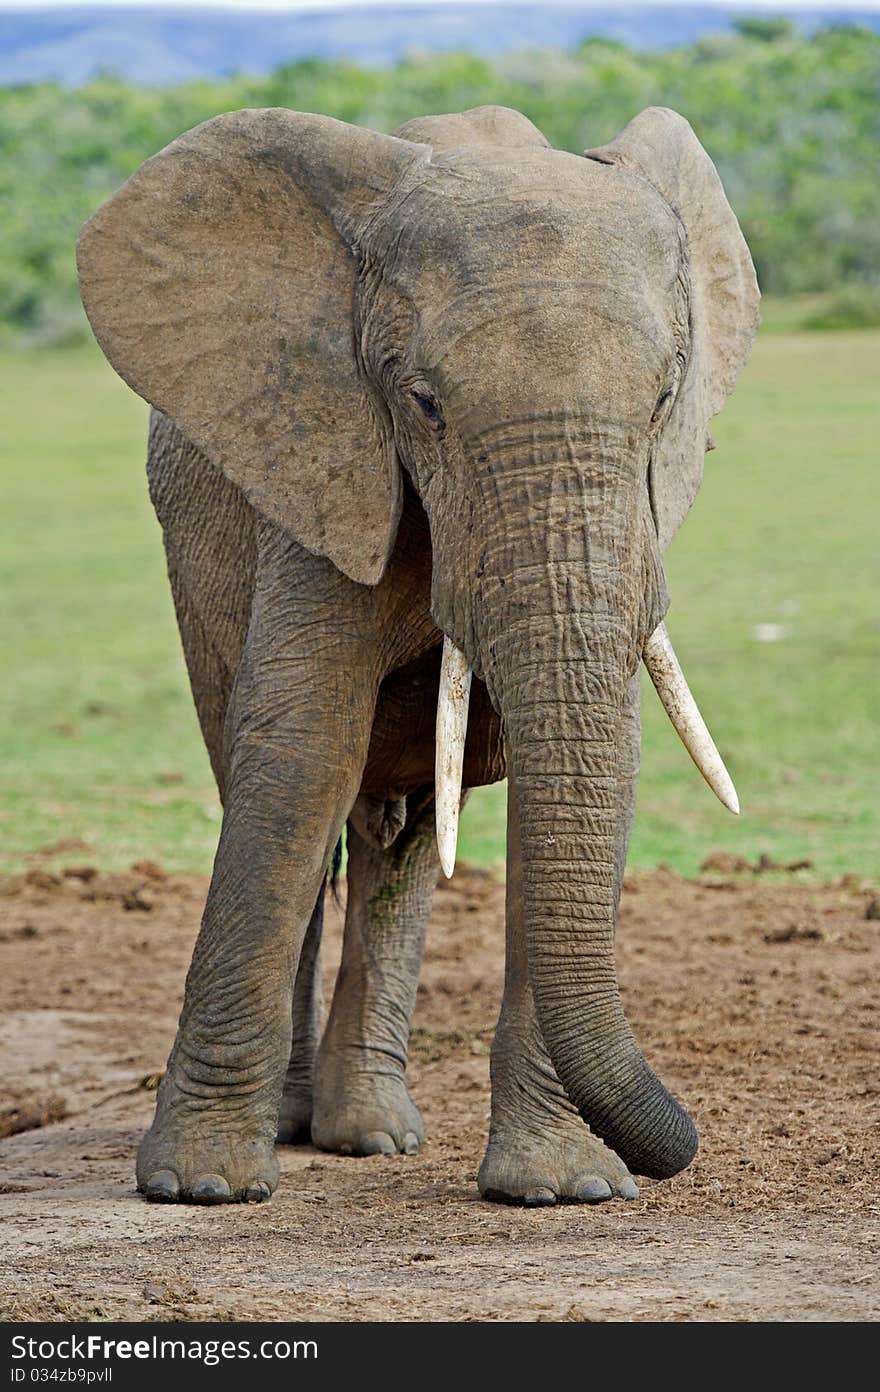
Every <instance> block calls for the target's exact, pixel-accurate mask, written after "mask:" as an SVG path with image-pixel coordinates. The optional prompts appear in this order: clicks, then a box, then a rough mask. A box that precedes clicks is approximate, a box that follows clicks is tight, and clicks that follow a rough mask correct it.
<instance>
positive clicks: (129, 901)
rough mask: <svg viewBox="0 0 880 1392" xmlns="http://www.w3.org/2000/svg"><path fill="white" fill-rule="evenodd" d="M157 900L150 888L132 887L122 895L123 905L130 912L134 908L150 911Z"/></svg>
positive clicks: (144, 911)
mask: <svg viewBox="0 0 880 1392" xmlns="http://www.w3.org/2000/svg"><path fill="white" fill-rule="evenodd" d="M154 903H155V900H154V898H153V896H152V894H151V893H150V891H149V890H148V889H141V888H137V889H130V890H128V891H127V893H125V894H123V896H122V907H123V908H124V909H127V910H128V911H129V913H131V912H132V910H134V909H138V910H140V912H141V913H149V912H150V911H151V909H152V908H153V905H154Z"/></svg>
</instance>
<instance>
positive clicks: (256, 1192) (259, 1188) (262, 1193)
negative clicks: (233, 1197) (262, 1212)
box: [244, 1179, 271, 1203]
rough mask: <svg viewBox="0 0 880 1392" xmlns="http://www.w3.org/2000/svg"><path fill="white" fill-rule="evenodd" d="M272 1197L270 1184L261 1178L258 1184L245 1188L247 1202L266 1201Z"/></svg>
mask: <svg viewBox="0 0 880 1392" xmlns="http://www.w3.org/2000/svg"><path fill="white" fill-rule="evenodd" d="M270 1197H271V1191H270V1189H269V1186H268V1184H266V1183H265V1182H264V1181H263V1180H262V1179H261V1180H258V1181H257V1183H256V1184H251V1185H250V1186H249V1188H247V1189H246V1190H245V1194H244V1201H245V1203H265V1202H266V1200H267V1199H268V1198H270Z"/></svg>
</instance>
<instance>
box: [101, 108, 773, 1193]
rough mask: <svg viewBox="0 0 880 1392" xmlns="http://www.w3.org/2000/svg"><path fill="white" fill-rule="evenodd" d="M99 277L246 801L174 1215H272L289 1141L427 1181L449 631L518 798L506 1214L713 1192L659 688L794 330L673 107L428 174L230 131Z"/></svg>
mask: <svg viewBox="0 0 880 1392" xmlns="http://www.w3.org/2000/svg"><path fill="white" fill-rule="evenodd" d="M80 275H81V284H82V292H83V299H84V303H85V305H86V308H87V310H88V313H89V317H90V319H91V321H92V324H93V327H94V329H95V333H96V335H97V337H98V340H99V342H100V343H101V345H102V346H103V348H104V351H105V352H106V354H107V356H108V358H109V359H110V361H111V363H112V364H113V366H114V367H115V368H116V370H117V371H118V372H119V373H120V374H121V375H122V376H123V377H124V378H125V380H126V381H128V382H129V383H130V385H131V386H132V387H133V388H134V389H135V390H136V391H137V392H139V393H140V394H141V395H142V396H143V397H145V398H146V399H147V400H148V401H150V402H151V403H152V404H153V406H154V407H155V408H156V410H155V411H154V414H153V419H152V427H151V436H150V455H149V476H150V486H151V491H152V496H153V499H154V502H155V505H156V509H157V512H158V514H159V518H160V520H161V522H162V526H163V528H164V533H165V542H166V547H167V553H168V564H169V572H170V576H171V583H172V587H173V591H174V598H175V602H176V605H177V612H178V618H179V622H180V629H181V633H182V636H183V643H184V647H185V651H186V658H187V662H188V665H189V671H190V677H191V681H192V687H193V693H194V696H195V700H196V704H197V707H198V711H199V716H200V719H201V723H202V728H203V731H204V735H205V739H206V742H207V745H208V749H209V751H210V755H211V759H212V762H213V766H214V771H215V773H216V776H217V780H218V783H219V786H220V790H221V793H222V796H223V803H224V819H223V829H222V833H221V837H220V844H219V849H218V853H217V860H216V865H215V869H214V875H213V879H212V882H211V888H210V892H209V895H208V900H207V904H206V908H205V914H204V919H203V923H202V929H201V933H200V935H199V939H198V942H197V944H196V948H195V953H194V956H193V961H192V966H191V968H190V972H189V976H188V979H187V987H186V999H185V1004H184V1008H183V1013H182V1016H181V1020H180V1028H179V1032H178V1036H177V1040H176V1043H175V1045H174V1048H173V1051H172V1054H171V1057H170V1059H169V1063H168V1070H167V1073H166V1076H165V1079H164V1081H163V1083H162V1086H161V1088H160V1092H159V1098H158V1104H157V1109H156V1117H155V1120H154V1122H153V1125H152V1127H151V1129H150V1131H149V1132H148V1133H147V1135H146V1136H145V1138H144V1140H143V1143H142V1145H141V1148H140V1153H139V1156H138V1183H139V1186H140V1188H141V1189H142V1190H143V1191H144V1192H145V1193H146V1195H147V1197H148V1198H153V1199H165V1200H175V1199H177V1200H184V1201H196V1202H199V1201H200V1202H222V1201H228V1200H230V1199H232V1200H243V1199H244V1200H259V1199H261V1198H265V1197H268V1195H269V1194H270V1192H271V1191H272V1190H273V1189H274V1188H275V1185H276V1183H277V1181H278V1165H277V1162H276V1158H275V1144H274V1143H275V1139H276V1133H277V1135H278V1138H279V1139H280V1140H282V1141H293V1140H297V1139H299V1138H301V1137H307V1136H308V1135H309V1134H311V1136H312V1138H313V1140H314V1141H315V1142H316V1143H317V1144H318V1145H319V1146H322V1147H324V1148H326V1149H330V1150H337V1151H341V1152H343V1153H346V1154H348V1153H351V1154H372V1153H374V1152H389V1153H391V1152H396V1151H403V1152H406V1153H412V1152H415V1151H416V1150H417V1149H418V1148H419V1145H420V1144H421V1141H422V1136H423V1130H422V1122H421V1118H420V1116H419V1113H418V1110H417V1108H416V1106H415V1104H414V1103H413V1101H412V1099H411V1098H410V1096H409V1093H408V1091H407V1087H406V1081H405V1068H406V1056H407V1041H408V1032H409V1022H410V1016H411V1013H412V1008H413V1004H414V999H415V991H416V983H417V977H418V971H419V963H420V957H421V950H422V941H423V937H424V932H425V926H426V922H427V919H428V916H429V912H430V905H431V895H432V891H433V887H434V884H435V881H436V878H437V870H438V863H437V854H436V850H435V843H434V832H433V747H434V713H435V705H436V698H437V681H438V670H439V655H440V644H441V641H442V637H443V634H447V635H448V636H449V637H450V638H452V639H453V640H454V642H455V643H456V644H457V645H458V646H459V647H460V648H462V649H463V650H464V652H465V653H466V655H467V657H468V659H469V661H470V663H471V664H472V666H473V669H474V672H475V681H474V691H473V697H472V703H471V714H470V724H469V733H468V743H467V750H466V758H465V770H464V781H465V784H466V785H468V786H474V785H477V784H482V783H487V782H492V781H495V780H497V779H499V778H501V777H503V776H504V775H505V773H506V774H507V776H508V778H509V783H510V799H509V827H508V888H507V969H506V982H505V991H504V1003H503V1006H502V1011H501V1017H500V1020H499V1024H498V1030H497V1034H496V1038H495V1043H494V1046H493V1050H492V1060H491V1064H492V1117H491V1127H490V1135H489V1144H488V1148H487V1151H486V1155H485V1158H484V1160H483V1164H482V1166H481V1169H480V1175H479V1184H480V1189H481V1192H482V1193H483V1194H484V1196H486V1197H487V1198H495V1199H501V1200H508V1201H513V1202H525V1203H530V1204H542V1203H547V1204H549V1203H553V1202H556V1201H557V1200H581V1201H584V1202H593V1201H596V1200H601V1199H608V1198H611V1197H612V1196H621V1197H631V1196H634V1195H635V1194H637V1192H638V1190H637V1188H636V1186H635V1183H634V1181H633V1180H632V1178H631V1177H630V1174H629V1171H630V1170H632V1171H634V1172H636V1173H641V1174H646V1175H651V1176H656V1177H663V1176H666V1175H671V1174H674V1173H675V1172H676V1171H678V1170H679V1169H681V1168H682V1167H683V1166H685V1165H687V1164H688V1162H689V1161H690V1159H691V1158H692V1156H693V1155H694V1153H695V1150H696V1144H697V1141H696V1135H695V1132H694V1129H693V1126H692V1124H691V1122H690V1120H689V1118H688V1117H687V1115H686V1114H685V1112H684V1111H683V1109H682V1108H681V1107H680V1105H679V1104H678V1103H677V1102H676V1101H675V1100H674V1099H673V1098H672V1097H670V1095H669V1094H668V1093H667V1092H666V1090H665V1088H664V1087H663V1085H662V1084H661V1083H660V1082H659V1080H658V1079H657V1078H656V1077H655V1075H654V1074H653V1073H652V1072H651V1070H650V1069H649V1067H648V1065H647V1063H646V1062H645V1060H644V1059H643V1057H642V1055H641V1053H640V1051H639V1048H638V1045H637V1044H636V1042H635V1040H634V1038H633V1036H632V1034H631V1032H630V1030H629V1027H628V1026H627V1023H626V1020H625V1018H624V1015H623V1011H622V1008H621V1004H620V998H619V995H618V990H617V984H616V976H615V967H614V954H613V949H614V930H615V920H616V914H617V903H618V897H619V893H620V885H621V878H622V872H623V865H624V860H625V855H626V845H627V839H628V835H629V827H630V820H631V816H632V807H633V795H634V786H635V779H636V772H637V765H638V748H639V712H638V696H637V691H638V666H639V661H640V653H641V650H642V646H643V643H644V641H645V639H646V637H647V636H648V635H649V634H650V633H651V632H652V630H653V629H654V627H655V626H656V624H657V623H658V622H659V621H660V619H661V618H662V617H663V614H664V612H665V610H666V607H667V594H666V588H665V583H664V578H663V568H662V560H661V557H662V552H663V550H664V548H665V546H666V545H667V543H668V541H669V539H670V537H671V536H672V534H673V532H674V531H675V529H676V528H677V526H678V524H679V523H680V521H681V520H682V518H683V516H684V514H685V512H686V511H687V509H688V507H689V505H690V503H691V501H692V499H693V496H694V494H695V492H696V490H697V488H698V486H699V482H700V478H701V474H702V461H703V454H704V451H705V449H706V447H707V440H708V436H707V429H708V422H709V419H710V417H711V416H712V415H713V414H714V413H715V412H716V411H717V410H718V409H719V408H720V406H721V404H722V402H723V400H724V397H725V396H726V394H727V393H728V392H729V391H730V389H731V388H732V386H733V382H734V380H735V377H736V374H737V372H738V370H739V368H740V367H741V365H742V363H743V361H744V359H745V357H746V354H747V352H748V348H749V345H750V342H751V338H752V335H753V333H754V328H755V323H756V318H757V289H756V286H755V280H754V273H753V270H752V267H751V262H750V260H749V256H748V252H747V250H746V248H745V244H744V243H743V241H742V237H741V235H740V233H739V229H738V227H737V224H736V221H735V219H734V217H733V214H732V213H731V211H730V208H729V207H728V205H727V202H726V200H725V198H724V194H723V192H722V190H721V186H720V183H719V181H718V178H717V175H716V174H715V171H714V169H713V167H712V165H711V162H710V161H709V159H708V157H707V156H706V154H705V152H704V151H703V150H702V148H701V146H700V145H699V143H698V141H697V140H696V138H695V136H694V135H693V133H692V131H691V130H690V128H689V127H688V125H687V123H686V122H684V121H683V120H682V119H681V117H679V116H677V115H675V113H673V112H669V111H662V110H650V111H646V112H643V113H642V115H641V116H639V117H637V118H636V120H635V121H633V122H632V123H631V124H630V126H628V127H627V129H626V130H625V131H624V132H623V133H622V134H621V135H620V136H619V137H618V139H617V140H616V141H614V142H613V143H612V144H611V145H609V146H607V147H605V148H604V149H603V150H597V151H592V152H588V156H587V157H578V156H573V155H569V154H564V153H561V152H559V151H555V150H552V149H550V148H549V147H548V146H547V143H546V141H545V140H544V138H543V137H542V136H541V135H540V133H539V132H538V131H537V130H535V128H534V127H533V126H532V125H531V124H530V123H529V122H528V121H526V120H525V118H524V117H522V116H520V115H518V114H517V113H516V112H512V111H507V110H504V109H501V108H481V109H478V110H476V111H471V112H465V113H464V114H463V115H458V116H437V117H427V118H425V119H422V120H418V121H414V122H411V123H410V124H409V125H408V126H405V127H404V128H403V129H402V130H401V131H400V132H399V133H398V138H395V137H391V136H381V135H377V134H375V133H373V132H371V131H365V130H361V129H359V128H356V127H351V126H346V125H343V124H341V123H339V122H336V121H332V120H330V119H328V118H325V117H318V116H307V115H302V114H299V113H294V112H289V111H283V110H279V111H254V112H237V113H234V114H231V115H227V116H221V117H218V118H217V119H216V120H213V121H209V122H208V123H206V124H205V125H204V126H201V127H199V128H198V129H196V130H194V131H191V132H189V133H188V134H187V135H185V136H183V137H181V139H180V140H178V141H176V142H174V144H172V145H171V146H169V147H168V149H167V150H165V151H163V152H161V153H160V154H159V155H157V156H156V157H155V159H153V160H150V161H149V162H148V163H147V164H146V165H144V166H143V167H142V168H141V169H140V170H139V171H138V172H137V173H136V174H135V175H134V176H133V178H132V179H130V180H129V181H128V183H127V184H126V185H125V186H124V187H123V188H122V189H121V190H120V191H119V193H117V194H116V195H115V197H114V198H112V199H111V200H110V201H109V203H107V204H106V205H105V206H104V207H103V208H102V209H101V210H100V211H99V212H98V213H97V214H96V215H95V217H94V218H93V219H92V220H91V222H90V223H89V224H88V225H87V227H86V229H85V231H84V233H83V237H82V239H81V242H80ZM502 725H503V730H504V737H503V740H502ZM346 822H347V823H348V844H349V855H350V861H349V870H348V880H349V893H348V907H347V914H346V926H345V947H344V956H343V962H342V970H341V972H340V976H339V980H338V983H337V986H336V992H335V996H334V1000H333V1004H332V1009H331V1012H330V1017H329V1021H328V1024H327V1027H326V1030H325V1031H324V1034H323V1038H321V1001H320V990H319V984H318V982H319V958H320V925H321V914H322V895H323V885H324V881H325V876H326V873H327V867H328V861H329V858H330V856H331V853H332V850H333V847H334V846H335V845H336V842H337V840H338V838H339V836H340V833H341V832H342V829H343V827H344V826H345V824H346ZM585 1123H588V1125H585ZM600 1137H601V1138H602V1139H599V1138H600Z"/></svg>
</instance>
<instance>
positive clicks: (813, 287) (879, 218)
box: [0, 20, 880, 343]
mask: <svg viewBox="0 0 880 1392" xmlns="http://www.w3.org/2000/svg"><path fill="white" fill-rule="evenodd" d="M878 90H880V36H878V35H875V34H873V33H871V32H869V31H868V30H864V29H860V28H856V27H852V26H850V27H846V26H840V27H834V28H829V29H824V30H819V31H817V32H816V33H814V34H812V35H810V36H804V35H801V34H800V33H799V32H798V31H797V30H796V29H795V28H794V26H792V25H790V24H787V23H782V24H779V23H775V22H770V21H766V20H761V21H754V20H743V21H741V22H740V24H739V26H738V32H734V33H730V34H719V35H716V36H710V37H707V38H704V39H701V40H700V41H699V42H697V43H695V44H693V45H690V46H688V47H682V48H674V49H668V50H662V51H652V52H648V53H640V52H635V51H633V50H631V49H628V48H626V47H625V46H624V45H622V44H618V43H609V42H606V41H588V42H586V43H584V44H582V45H580V47H579V48H577V49H576V50H574V51H573V52H570V53H561V52H555V51H549V50H548V51H540V52H530V53H513V54H505V55H502V56H500V57H498V58H497V59H495V60H494V61H490V60H488V59H484V58H478V57H475V56H473V55H469V54H429V55H424V56H412V57H407V58H405V59H403V60H402V61H401V62H400V63H398V64H397V65H396V67H393V68H383V69H375V70H371V69H365V68H359V67H357V66H355V65H353V64H351V63H343V62H321V61H317V60H309V61H307V62H299V63H291V64H286V65H284V66H282V67H280V68H278V69H277V71H275V72H274V73H272V74H270V75H268V76H264V77H245V76H236V77H230V78H228V79H225V80H223V81H199V82H189V83H186V84H183V85H181V86H178V87H164V88H155V89H152V88H145V87H132V86H128V85H127V84H125V83H124V82H121V81H119V80H118V79H116V78H114V77H113V76H112V75H109V74H104V75H102V76H100V77H97V78H95V79H94V80H93V81H92V82H90V83H88V85H87V86H85V87H82V88H80V89H78V90H75V91H71V90H69V89H65V88H63V87H60V86H58V85H57V84H54V83H40V84H37V85H34V86H31V87H12V88H5V89H0V226H2V228H3V237H2V242H0V340H2V337H3V334H4V332H5V334H6V337H7V338H9V337H11V336H15V337H16V338H19V339H23V340H25V341H30V342H40V343H50V342H56V343H61V342H66V341H68V340H69V339H70V338H71V337H75V336H76V335H77V334H78V333H79V332H80V331H81V328H82V318H81V315H80V311H79V308H78V298H77V290H76V272H75V266H74V255H73V250H74V243H75V240H76V235H77V232H78V230H79V227H80V225H81V224H82V222H83V221H84V220H85V219H86V218H87V217H88V216H89V214H90V213H91V212H92V211H93V210H94V209H95V208H96V207H97V206H98V204H99V203H101V202H102V201H103V199H104V198H106V197H107V196H108V195H109V194H110V193H112V192H113V190H114V189H115V188H117V187H118V186H119V184H120V183H122V181H123V180H124V179H125V178H126V177H127V176H128V175H129V174H130V173H131V172H132V170H134V169H135V168H136V167H137V166H138V165H139V164H140V163H141V162H142V160H144V159H145V158H147V156H149V155H151V154H153V153H155V151H156V150H159V149H161V148H162V146H163V145H166V144H167V143H168V141H169V140H172V139H173V138H174V137H175V136H176V135H179V134H180V132H181V131H184V130H186V129H188V128H189V127H190V126H193V125H196V124H197V123H198V122H199V121H203V120H206V119H207V118H208V117H210V116H213V115H216V114H217V113H218V112H221V111H229V110H233V109H235V108H236V107H242V106H288V107H292V108H294V109H296V110H300V111H317V112H323V113H325V114H327V115H332V116H336V117H339V118H340V119H342V120H345V121H352V122H356V123H360V124H363V125H367V126H372V127H374V128H375V129H377V130H392V129H393V128H394V127H395V126H396V125H398V124H399V123H401V122H402V121H405V120H407V119H408V118H410V117H412V116H414V115H418V114H424V113H426V112H438V111H454V110H462V109H464V108H466V107H469V106H476V105H481V104H484V103H490V102H497V103H500V104H502V105H505V106H513V107H517V108H518V109H519V110H520V111H523V112H524V113H525V114H526V115H527V116H529V117H530V118H531V119H532V120H533V121H534V122H535V124H536V125H538V126H539V127H540V128H541V129H542V130H543V131H544V132H545V133H546V135H547V136H548V138H549V139H550V140H551V141H552V142H553V143H554V144H555V145H558V146H560V147H561V148H563V149H567V150H572V151H576V152H579V151H581V150H583V149H584V148H585V147H586V146H589V145H598V144H602V143H603V142H604V141H606V140H609V139H610V138H611V137H612V136H613V135H614V134H615V133H616V132H617V131H618V130H620V128H621V127H622V126H623V125H625V124H626V122H627V121H629V120H630V119H631V118H632V117H633V116H634V115H636V114H637V112H639V111H640V110H641V109H642V108H643V107H645V106H649V105H652V104H654V105H664V106H672V107H674V108H675V109H676V110H678V111H680V112H681V113H682V114H683V115H684V116H686V117H687V118H688V119H689V120H690V122H691V124H692V125H693V126H694V129H695V130H696V132H697V134H698V136H699V137H700V139H701V140H702V142H703V144H704V145H705V146H706V148H707V150H708V151H709V153H710V154H711V155H712V157H713V159H714V160H715V162H716V164H717V165H718V168H719V171H720V173H721V176H722V179H723V180H724V184H725V187H726V188H727V191H728V195H729V197H730V200H731V202H732V204H733V206H734V208H735V209H736V212H737V214H738V215H739V218H740V221H741V223H742V226H743V230H744V231H745V234H746V237H747V239H748V242H749V245H750V247H751V249H752V254H753V256H754V259H755V264H756V266H757V269H758V276H759V279H760V281H761V284H762V287H763V289H764V290H765V291H770V292H772V293H774V294H782V295H791V294H808V293H815V292H816V291H825V290H827V289H828V288H829V287H836V286H849V285H861V284H864V283H868V284H870V283H873V282H876V281H877V279H878V276H880V181H878V179H877V178H876V152H877V148H878V146H880V103H878V102H877V92H878Z"/></svg>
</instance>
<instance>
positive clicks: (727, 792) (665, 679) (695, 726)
mask: <svg viewBox="0 0 880 1392" xmlns="http://www.w3.org/2000/svg"><path fill="white" fill-rule="evenodd" d="M642 661H643V662H644V664H645V667H646V669H647V672H648V675H649V676H650V678H651V681H652V682H653V683H654V687H655V689H656V691H657V695H658V696H659V697H660V700H661V702H662V704H663V707H664V709H665V711H666V713H667V715H668V716H669V719H670V720H671V722H672V725H673V728H674V729H675V732H676V734H677V735H678V737H679V739H680V740H681V742H682V744H683V745H684V747H685V749H686V750H687V752H688V753H689V754H690V756H691V758H692V759H693V761H694V763H695V764H696V766H697V768H698V769H699V771H700V773H701V774H702V775H703V777H704V779H705V780H706V782H707V783H708V785H709V787H710V788H711V789H712V791H713V793H714V794H715V796H716V797H717V798H718V799H719V801H720V802H721V803H723V805H724V806H725V807H726V808H727V809H728V811H729V812H732V813H734V815H738V814H739V810H740V809H739V798H738V797H737V794H736V789H735V787H734V785H733V780H732V779H731V777H730V774H729V773H728V772H727V769H726V768H725V766H724V761H723V759H722V758H721V755H720V754H719V752H718V748H717V746H716V744H715V741H714V740H713V739H712V736H711V735H710V733H709V730H708V727H707V725H706V722H705V720H704V719H703V717H702V715H701V714H700V709H699V707H698V705H697V703H696V701H695V700H694V697H693V695H692V693H691V689H690V687H689V686H688V683H687V679H686V677H685V675H684V672H683V671H682V669H681V664H680V663H679V660H678V658H677V657H676V655H675V649H674V648H673V646H672V643H671V642H670V639H669V634H668V633H667V631H666V624H665V623H660V624H658V625H657V627H656V628H655V629H654V632H653V633H652V634H651V635H650V636H649V637H648V638H647V639H646V641H645V644H644V647H643V649H642ZM470 685H471V669H470V665H469V663H468V660H467V658H466V657H465V655H464V653H463V652H462V651H461V649H460V648H458V647H456V645H455V644H454V643H453V642H452V640H451V639H450V638H444V640H443V658H442V662H441V666H440V691H439V695H438V699H437V728H436V751H435V785H436V807H437V812H436V817H437V847H438V850H439V852H440V864H441V867H442V869H443V873H444V875H445V876H446V878H447V879H449V878H450V876H451V875H452V872H453V870H454V869H455V853H456V846H457V842H458V817H459V807H460V805H461V777H462V767H463V764H464V746H465V739H466V737H467V720H468V703H469V700H470Z"/></svg>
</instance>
